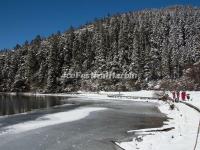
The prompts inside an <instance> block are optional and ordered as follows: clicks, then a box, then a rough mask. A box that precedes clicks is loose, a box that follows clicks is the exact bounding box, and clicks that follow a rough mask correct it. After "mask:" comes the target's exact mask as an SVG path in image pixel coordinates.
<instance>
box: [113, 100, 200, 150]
mask: <svg viewBox="0 0 200 150" xmlns="http://www.w3.org/2000/svg"><path fill="white" fill-rule="evenodd" d="M176 107H177V108H176V109H175V110H169V107H168V104H163V105H161V107H160V109H161V111H162V112H163V113H166V114H167V115H168V117H170V118H173V119H171V120H169V122H166V124H167V125H164V126H163V127H162V128H160V129H164V128H171V127H174V128H175V129H172V130H170V131H166V132H145V131H146V130H137V131H129V132H135V133H136V134H138V135H140V136H141V135H142V134H151V135H146V136H142V141H140V142H139V141H137V138H134V139H133V140H132V141H129V142H121V143H119V142H118V143H116V144H117V145H119V146H120V147H122V148H124V149H125V150H134V149H140V150H161V149H162V150H169V149H172V150H192V149H193V148H194V145H195V140H196V135H197V130H198V123H199V119H200V115H199V113H198V112H197V111H195V110H193V109H190V108H188V106H186V105H184V104H180V103H179V104H176ZM149 130H156V129H149ZM198 143H200V139H199V141H198ZM199 146H200V145H198V148H197V149H196V150H200V147H199Z"/></svg>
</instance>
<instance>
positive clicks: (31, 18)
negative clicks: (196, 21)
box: [0, 0, 200, 49]
mask: <svg viewBox="0 0 200 150" xmlns="http://www.w3.org/2000/svg"><path fill="white" fill-rule="evenodd" d="M175 4H181V5H192V6H200V1H199V0H182V1H181V0H0V49H3V48H12V47H14V46H15V45H16V44H17V43H19V44H22V43H24V41H25V40H28V41H30V40H31V39H33V38H34V37H35V36H36V35H38V34H40V35H41V36H48V35H50V34H52V33H55V32H57V31H58V30H60V31H65V30H67V29H68V28H69V27H70V26H75V27H77V26H79V25H81V24H84V23H86V22H87V21H92V20H93V19H94V18H99V17H103V16H106V15H107V14H108V13H109V14H115V13H118V12H127V11H134V10H141V9H144V8H162V7H166V6H172V5H175Z"/></svg>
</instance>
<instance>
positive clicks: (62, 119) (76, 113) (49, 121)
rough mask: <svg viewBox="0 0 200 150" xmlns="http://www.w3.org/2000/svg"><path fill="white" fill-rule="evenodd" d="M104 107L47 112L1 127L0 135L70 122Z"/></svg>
mask: <svg viewBox="0 0 200 150" xmlns="http://www.w3.org/2000/svg"><path fill="white" fill-rule="evenodd" d="M105 109H106V108H98V107H88V108H87V107H85V108H79V109H75V110H71V111H67V112H59V113H54V114H48V115H45V116H42V117H40V118H38V119H37V120H34V121H28V122H24V123H19V124H15V125H11V126H8V127H5V128H4V129H3V131H4V132H2V133H0V135H4V134H15V133H21V132H26V131H30V130H34V129H38V128H42V127H47V126H52V125H57V124H61V123H66V122H72V121H76V120H80V119H83V118H85V117H87V116H88V115H89V114H90V113H91V112H94V111H102V110H105Z"/></svg>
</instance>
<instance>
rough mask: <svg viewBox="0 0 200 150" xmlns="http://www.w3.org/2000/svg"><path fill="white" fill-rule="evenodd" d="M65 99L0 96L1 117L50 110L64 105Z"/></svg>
mask: <svg viewBox="0 0 200 150" xmlns="http://www.w3.org/2000/svg"><path fill="white" fill-rule="evenodd" d="M64 99H65V98H64V97H53V96H24V95H6V94H0V116H4V115H13V114H19V113H24V112H30V111H33V110H36V109H44V108H46V109H48V108H51V107H53V106H58V105H63V104H65V103H66V102H65V101H64Z"/></svg>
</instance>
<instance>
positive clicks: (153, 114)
mask: <svg viewBox="0 0 200 150" xmlns="http://www.w3.org/2000/svg"><path fill="white" fill-rule="evenodd" d="M18 98H19V99H18ZM18 98H16V97H12V99H15V100H13V101H14V102H16V101H18V102H20V101H21V99H23V100H22V101H23V107H22V106H17V108H19V107H20V108H21V107H22V108H23V109H27V107H24V106H25V105H28V106H31V109H32V110H34V111H32V112H31V113H27V114H18V115H11V116H2V117H1V118H0V132H1V133H3V132H5V131H4V130H5V129H7V128H8V127H9V129H10V128H12V127H13V128H14V129H13V130H16V131H17V130H18V127H19V128H21V129H23V127H27V126H25V125H27V124H28V123H29V124H30V123H33V124H36V125H37V121H38V118H41V117H43V116H47V118H48V119H49V118H50V119H51V117H48V116H54V117H55V116H57V117H58V118H56V117H55V118H54V119H58V122H56V120H54V121H55V123H54V124H49V125H48V122H47V121H46V120H45V119H44V124H46V125H45V126H41V127H40V126H39V127H38V128H30V129H29V130H25V132H14V133H9V132H8V133H6V134H0V138H1V140H0V149H3V150H13V149H15V150H27V149H29V150H102V149H104V150H115V149H119V148H118V147H117V146H116V145H114V144H113V142H112V141H127V140H129V139H130V140H131V138H132V137H133V136H135V135H134V134H133V133H127V131H128V130H135V129H141V128H153V127H160V126H162V125H163V121H164V120H166V118H165V116H164V115H163V114H161V113H160V112H159V110H158V109H157V107H156V106H155V105H154V104H151V103H143V102H131V101H112V100H108V101H91V100H87V99H80V98H67V97H66V98H65V97H43V98H41V97H40V98H39V99H38V97H36V98H35V100H34V98H33V97H23V98H22V97H18ZM17 99H18V100H17ZM28 99H29V100H28ZM30 99H31V100H30ZM32 99H33V100H32ZM8 100H10V101H11V99H8ZM26 100H28V101H29V102H28V104H27V101H26ZM2 101H6V99H2V97H1V102H2ZM13 101H12V102H13ZM35 101H38V102H35ZM4 103H5V102H4ZM35 103H37V104H38V105H39V103H41V105H39V107H36V106H35V105H36V104H35ZM18 105H20V104H18ZM11 106H12V105H11ZM32 106H34V107H32ZM52 106H59V107H52ZM1 108H2V104H1ZM14 108H16V107H14ZM28 108H29V107H28ZM40 108H42V109H40ZM95 108H105V109H103V110H101V111H93V112H90V113H89V114H87V115H86V116H85V117H83V118H81V119H77V120H74V121H69V120H68V121H66V120H62V116H64V117H65V119H67V118H73V117H77V116H76V115H77V114H76V112H77V113H78V112H79V113H80V112H81V113H85V111H86V110H88V109H95ZM29 110H30V108H29V109H28V111H29ZM80 110H81V111H80ZM82 110H84V111H82ZM1 111H2V110H1ZM12 112H13V110H12ZM17 112H18V111H17ZM20 112H26V111H25V110H23V111H20ZM72 112H73V113H72ZM2 114H3V113H2ZM4 114H5V113H4ZM10 114H12V113H10ZM59 114H62V116H60V117H59ZM73 114H74V115H75V116H73ZM80 115H81V114H80ZM82 115H83V114H82ZM60 119H61V120H60ZM42 121H43V120H42ZM42 121H41V119H40V122H39V123H40V124H42V123H43V122H42ZM27 122H28V123H27Z"/></svg>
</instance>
